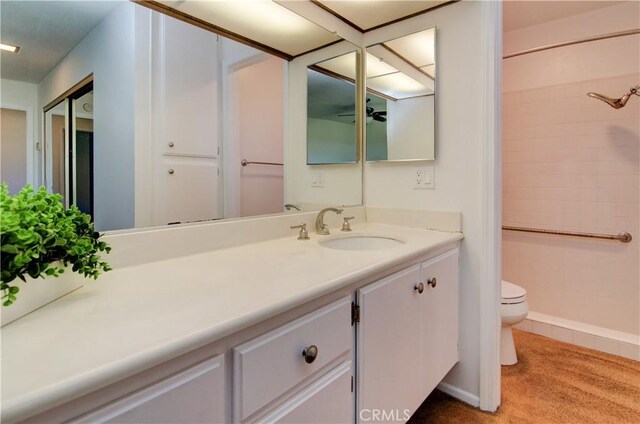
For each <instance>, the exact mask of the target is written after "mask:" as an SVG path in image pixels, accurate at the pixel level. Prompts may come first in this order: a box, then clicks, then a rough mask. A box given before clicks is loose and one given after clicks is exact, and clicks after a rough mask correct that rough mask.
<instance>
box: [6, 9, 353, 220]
mask: <svg viewBox="0 0 640 424" xmlns="http://www.w3.org/2000/svg"><path fill="white" fill-rule="evenodd" d="M141 3H143V4H138V3H134V2H129V1H123V0H119V1H74V2H68V1H49V2H29V1H25V2H1V3H0V8H1V10H0V12H1V16H0V17H1V22H0V28H1V29H0V31H1V38H2V42H3V43H10V44H15V45H17V46H20V50H19V52H18V53H11V52H7V51H2V53H1V54H2V61H1V62H0V66H1V67H0V77H1V79H2V81H1V82H2V90H1V91H0V103H1V104H0V106H1V108H0V109H1V112H2V124H1V125H2V146H1V148H2V175H1V178H2V181H6V182H7V183H8V184H9V187H10V191H11V192H13V193H15V192H17V191H18V190H20V189H21V188H22V187H23V186H24V185H26V184H31V185H34V186H40V185H44V186H46V187H47V189H48V190H50V191H53V192H57V193H60V194H62V196H63V198H64V201H65V203H66V204H67V205H71V204H75V205H77V206H78V207H80V208H81V209H82V210H83V211H85V212H87V213H89V214H91V215H92V217H93V219H94V221H95V224H96V228H97V229H98V230H99V231H106V230H120V229H130V228H140V227H148V226H158V225H168V224H176V223H192V222H198V221H210V220H216V219H225V218H241V217H248V216H255V215H263V214H274V213H292V212H295V210H296V209H304V210H313V209H314V208H316V207H320V206H322V205H325V204H348V205H353V204H361V202H362V190H361V189H362V182H361V172H360V171H359V169H360V166H361V165H360V164H358V163H353V162H356V160H355V159H354V157H353V152H354V151H355V147H354V149H353V150H352V151H351V157H350V159H351V160H349V161H348V162H351V163H349V164H345V165H344V167H350V168H348V169H345V168H340V169H335V170H332V169H329V168H327V169H323V170H322V172H323V181H325V182H326V184H325V185H324V186H323V187H317V184H315V185H314V184H313V181H311V180H312V179H313V175H312V174H311V173H310V171H309V168H308V165H307V161H306V137H304V136H302V137H301V136H300V135H301V134H306V131H304V129H305V128H306V125H307V116H306V114H304V115H299V114H296V113H292V110H294V109H295V110H296V111H297V110H300V109H301V108H300V107H299V105H300V103H302V102H306V99H307V90H306V78H307V73H306V69H307V67H308V65H309V64H312V63H319V62H322V61H325V60H327V59H331V58H335V57H338V56H341V55H343V54H345V53H348V52H353V51H354V49H355V47H354V46H353V45H349V46H348V47H342V43H346V42H344V41H341V39H340V38H339V37H338V36H337V35H335V34H334V33H332V32H330V31H327V30H325V29H323V28H321V27H319V26H318V25H316V24H314V23H312V22H310V21H308V20H307V19H305V18H302V17H301V16H299V15H297V14H296V13H294V12H291V11H290V10H288V9H286V8H285V7H283V6H281V5H279V4H277V3H274V2H256V3H255V4H254V5H253V6H252V7H250V8H247V7H242V5H240V3H241V2H237V1H231V0H229V1H215V2H199V1H187V2H182V1H179V2H173V1H166V2H141ZM145 6H148V7H145ZM168 7H171V8H168ZM187 15H189V16H193V17H196V18H198V19H200V20H201V22H208V23H210V24H211V25H208V24H206V25H205V24H199V25H192V24H191V23H187V22H186V21H188V20H189V19H188V16H187ZM276 23H277V24H276ZM34 28H37V31H34ZM212 28H213V29H212ZM225 28H226V29H230V31H226V30H224V29H225ZM214 29H215V31H214ZM216 31H217V32H216ZM248 39H251V40H252V41H253V43H247V40H248ZM325 49H326V52H325ZM307 56H309V59H308V60H307V59H306V57H307ZM353 56H354V57H355V54H354V55H353ZM302 62H304V63H305V66H304V68H300V67H298V65H297V63H302ZM307 62H309V63H307ZM301 69H304V71H303V70H301ZM353 78H355V74H354V76H353ZM300 81H304V85H302V83H300ZM292 87H295V89H292ZM352 97H353V96H352ZM304 110H305V111H306V108H304ZM350 110H353V105H352V106H351V109H350ZM346 113H355V112H349V111H346ZM346 119H348V120H349V123H350V122H351V121H352V120H353V117H349V118H346ZM303 131H304V133H303ZM355 144H356V143H354V146H355ZM287 152H289V154H287ZM291 152H294V153H291ZM297 152H304V153H305V154H302V153H301V154H300V155H298V154H297ZM294 162H295V163H294ZM351 179H353V180H354V181H352V180H351ZM334 187H339V190H337V189H336V193H338V194H335V193H334V192H333V191H332V190H333V189H334ZM285 205H287V207H286V208H285Z"/></svg>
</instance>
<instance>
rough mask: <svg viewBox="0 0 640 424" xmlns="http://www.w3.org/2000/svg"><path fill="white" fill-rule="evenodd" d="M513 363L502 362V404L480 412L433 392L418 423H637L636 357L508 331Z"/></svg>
mask: <svg viewBox="0 0 640 424" xmlns="http://www.w3.org/2000/svg"><path fill="white" fill-rule="evenodd" d="M514 338H515V342H516V348H517V351H518V359H519V362H518V363H517V364H516V365H513V366H510V367H502V405H501V406H500V408H499V410H498V412H497V413H495V414H491V413H486V412H481V411H479V410H477V409H475V408H473V407H471V406H468V405H466V404H464V403H462V402H460V401H457V400H455V399H453V398H451V397H449V396H447V395H445V394H443V393H440V392H438V391H435V392H434V393H433V394H431V396H429V398H427V400H425V402H424V403H423V404H422V406H421V407H420V409H418V411H416V413H415V414H414V416H413V417H412V418H411V420H410V421H409V422H410V423H412V424H418V423H429V424H434V423H456V424H457V423H460V424H462V423H513V424H516V423H517V424H527V423H553V424H574V423H575V424H585V423H594V424H595V423H597V424H604V423H634V424H637V423H640V362H636V361H633V360H630V359H625V358H621V357H618V356H614V355H609V354H606V353H601V352H596V351H594V350H591V349H584V348H580V347H577V346H573V345H569V344H566V343H561V342H558V341H555V340H551V339H548V338H546V337H541V336H537V335H534V334H530V333H525V332H521V331H514Z"/></svg>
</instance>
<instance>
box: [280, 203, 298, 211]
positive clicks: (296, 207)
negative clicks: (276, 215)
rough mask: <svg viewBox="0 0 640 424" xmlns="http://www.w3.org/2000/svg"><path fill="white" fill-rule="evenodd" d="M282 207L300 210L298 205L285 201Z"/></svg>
mask: <svg viewBox="0 0 640 424" xmlns="http://www.w3.org/2000/svg"><path fill="white" fill-rule="evenodd" d="M284 208H285V209H286V210H288V211H290V210H291V209H295V210H297V211H301V210H302V208H301V207H300V206H298V205H294V204H293V203H287V204H286V205H284Z"/></svg>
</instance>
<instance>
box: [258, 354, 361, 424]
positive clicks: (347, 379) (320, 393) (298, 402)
mask: <svg viewBox="0 0 640 424" xmlns="http://www.w3.org/2000/svg"><path fill="white" fill-rule="evenodd" d="M352 375H353V370H352V367H351V361H348V362H343V363H342V364H340V365H339V366H338V367H336V368H335V369H333V370H331V371H329V372H328V373H327V374H325V375H323V376H322V377H321V378H320V379H319V380H318V381H316V382H315V383H313V384H312V385H311V386H309V387H307V388H306V389H304V390H303V391H302V392H300V393H298V394H296V395H295V396H293V397H292V398H291V399H290V400H288V401H287V402H285V404H284V405H281V406H280V407H278V408H277V409H276V410H275V411H273V412H272V413H270V414H269V415H268V416H266V417H263V418H261V419H259V420H258V421H259V422H261V423H281V424H285V423H291V424H312V423H318V424H325V423H332V424H339V423H351V422H353V406H354V404H353V392H352V391H351V376H352Z"/></svg>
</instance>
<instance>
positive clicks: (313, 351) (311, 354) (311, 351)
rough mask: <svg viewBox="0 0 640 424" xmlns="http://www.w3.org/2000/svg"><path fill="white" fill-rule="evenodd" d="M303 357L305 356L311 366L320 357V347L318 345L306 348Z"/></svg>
mask: <svg viewBox="0 0 640 424" xmlns="http://www.w3.org/2000/svg"><path fill="white" fill-rule="evenodd" d="M302 356H304V361H305V362H306V363H307V364H311V363H312V362H313V361H315V360H316V358H317V357H318V347H317V346H316V345H311V346H309V347H305V348H304V350H303V351H302Z"/></svg>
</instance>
